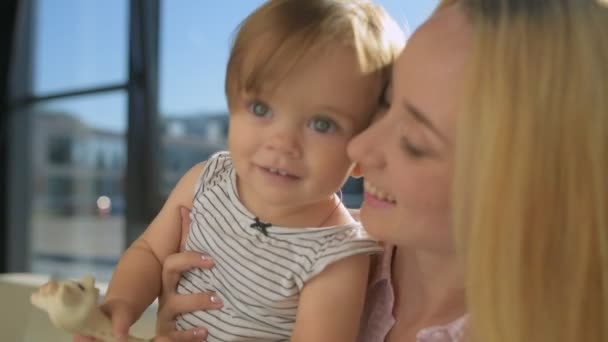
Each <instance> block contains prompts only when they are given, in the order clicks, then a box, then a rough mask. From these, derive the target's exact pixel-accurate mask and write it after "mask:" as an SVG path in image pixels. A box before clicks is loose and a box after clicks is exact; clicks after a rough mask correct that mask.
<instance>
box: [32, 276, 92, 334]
mask: <svg viewBox="0 0 608 342" xmlns="http://www.w3.org/2000/svg"><path fill="white" fill-rule="evenodd" d="M98 297H99V290H98V289H97V288H96V287H95V278H94V277H91V276H85V277H83V278H81V279H80V281H73V280H65V281H54V280H51V281H49V282H48V283H46V284H44V285H42V286H41V287H40V288H39V289H38V291H36V292H35V293H33V294H32V296H31V297H30V301H31V302H32V304H33V305H34V306H36V307H38V308H39V309H42V310H43V311H46V312H47V313H48V315H49V318H50V319H51V321H52V322H53V324H55V325H56V326H58V327H61V328H63V329H65V330H67V331H75V329H76V328H77V327H80V326H82V324H83V323H84V322H85V321H86V320H87V318H88V317H89V315H90V313H91V312H92V310H93V309H94V308H95V307H96V305H97V299H98Z"/></svg>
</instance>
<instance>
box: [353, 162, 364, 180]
mask: <svg viewBox="0 0 608 342" xmlns="http://www.w3.org/2000/svg"><path fill="white" fill-rule="evenodd" d="M350 175H351V177H353V178H361V177H363V172H361V167H360V166H359V164H358V163H355V164H354V166H353V169H352V170H351V171H350Z"/></svg>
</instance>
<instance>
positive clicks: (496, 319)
mask: <svg viewBox="0 0 608 342" xmlns="http://www.w3.org/2000/svg"><path fill="white" fill-rule="evenodd" d="M598 1H599V0H598ZM460 5H461V6H463V9H464V11H465V12H466V13H467V15H468V17H469V19H470V21H471V23H472V25H473V32H474V46H475V48H474V52H473V58H472V61H471V63H470V70H469V71H470V72H469V75H470V80H469V83H468V95H467V97H466V105H465V106H464V107H465V108H464V110H463V111H462V112H461V113H462V116H461V118H460V124H461V125H460V127H459V131H458V141H457V157H456V158H457V159H456V161H457V162H456V176H455V177H456V179H455V192H454V199H455V203H454V208H455V210H456V212H455V218H456V228H457V232H458V233H459V238H460V245H461V246H462V247H463V251H464V255H465V263H466V270H467V293H468V305H469V309H470V312H471V326H472V338H473V339H474V340H475V341H483V342H503V341H504V342H513V341H534V342H556V341H597V342H599V341H608V8H605V7H602V6H601V5H600V2H596V1H593V0H543V1H531V0H511V1H508V0H503V1H500V0H493V1H489V0H464V1H462V2H461V4H460Z"/></svg>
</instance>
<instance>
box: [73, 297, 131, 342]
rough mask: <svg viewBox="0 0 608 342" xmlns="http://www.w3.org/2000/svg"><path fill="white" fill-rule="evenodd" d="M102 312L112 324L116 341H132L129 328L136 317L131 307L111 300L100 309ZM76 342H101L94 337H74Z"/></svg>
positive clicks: (122, 302)
mask: <svg viewBox="0 0 608 342" xmlns="http://www.w3.org/2000/svg"><path fill="white" fill-rule="evenodd" d="M99 309H100V310H101V312H102V313H103V314H105V315H106V316H107V317H109V318H110V321H111V322H112V328H111V330H112V335H113V337H114V338H115V339H116V341H119V342H122V341H132V340H135V339H132V340H129V337H128V334H129V328H130V327H131V325H133V324H134V323H135V315H134V314H133V311H132V310H131V308H130V307H129V305H128V304H127V303H126V302H124V301H121V300H111V301H108V302H106V303H104V304H103V305H102V306H100V307H99ZM73 341H74V342H93V341H99V340H97V339H95V338H93V337H89V336H82V335H77V336H74V339H73Z"/></svg>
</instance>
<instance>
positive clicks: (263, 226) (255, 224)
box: [249, 217, 272, 236]
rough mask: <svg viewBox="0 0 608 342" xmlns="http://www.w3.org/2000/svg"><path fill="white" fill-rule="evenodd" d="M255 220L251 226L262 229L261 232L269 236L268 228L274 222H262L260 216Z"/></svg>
mask: <svg viewBox="0 0 608 342" xmlns="http://www.w3.org/2000/svg"><path fill="white" fill-rule="evenodd" d="M253 220H254V221H255V222H253V223H252V224H251V225H250V226H249V227H251V228H254V229H257V230H258V231H260V233H262V234H264V235H265V236H268V231H267V230H266V228H268V227H270V226H272V223H265V222H262V221H260V219H259V218H258V217H256V218H254V219H253Z"/></svg>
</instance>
